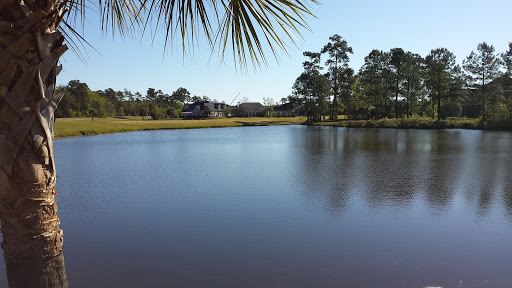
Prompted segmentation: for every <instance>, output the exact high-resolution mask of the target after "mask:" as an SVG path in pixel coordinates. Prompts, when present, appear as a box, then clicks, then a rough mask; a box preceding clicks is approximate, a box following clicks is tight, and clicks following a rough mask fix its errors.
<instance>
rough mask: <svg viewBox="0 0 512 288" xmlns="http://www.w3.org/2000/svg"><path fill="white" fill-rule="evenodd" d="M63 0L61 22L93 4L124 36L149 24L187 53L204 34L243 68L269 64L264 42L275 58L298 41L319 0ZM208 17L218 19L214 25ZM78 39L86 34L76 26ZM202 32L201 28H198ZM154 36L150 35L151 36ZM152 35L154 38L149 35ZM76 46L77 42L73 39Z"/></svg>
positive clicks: (71, 22)
mask: <svg viewBox="0 0 512 288" xmlns="http://www.w3.org/2000/svg"><path fill="white" fill-rule="evenodd" d="M92 1H95V0H62V2H61V3H63V5H66V8H67V9H68V10H69V11H70V13H68V16H67V17H68V18H67V19H66V21H65V25H64V26H65V28H66V27H67V28H71V27H76V24H77V23H78V22H79V23H81V24H82V27H83V23H84V21H85V20H86V16H85V15H86V11H87V10H91V9H93V8H89V7H96V8H97V12H99V13H100V21H101V28H102V30H103V31H104V32H105V33H106V32H109V31H110V32H111V33H112V35H114V34H116V33H118V34H120V35H121V36H122V37H125V36H128V35H132V36H135V35H138V33H137V32H139V31H137V28H141V29H142V36H143V35H144V33H145V32H146V31H147V30H148V28H149V30H151V31H152V33H153V32H155V35H156V33H157V32H158V31H160V30H163V33H164V35H165V40H164V52H165V49H166V48H167V45H168V44H170V43H172V42H174V41H175V40H176V39H175V38H179V40H180V41H181V49H182V51H183V54H184V55H185V54H186V53H187V51H188V50H189V49H190V48H192V49H193V47H194V44H195V43H197V40H198V36H199V34H204V36H205V37H206V40H207V42H208V44H209V46H210V48H211V49H212V51H213V50H215V49H219V53H220V56H221V61H223V60H224V57H225V55H226V53H227V51H228V49H227V47H228V45H229V44H230V46H231V48H232V51H233V59H234V62H235V64H237V63H238V64H239V65H240V67H241V68H242V69H244V70H245V69H247V61H248V59H250V61H251V63H252V65H253V66H254V67H255V68H256V67H261V66H262V65H264V66H266V65H267V59H266V56H265V46H268V47H269V49H270V51H271V53H272V55H273V56H274V57H275V59H276V60H277V61H279V56H278V53H277V52H278V50H280V51H283V52H285V53H286V50H287V48H288V44H287V43H288V41H291V43H293V44H294V45H297V44H296V41H297V40H296V35H298V36H299V37H302V36H301V30H302V29H306V30H309V27H308V25H307V23H306V17H314V15H313V14H312V13H311V11H310V9H309V6H308V5H311V4H319V2H318V1H317V0H98V2H96V3H95V2H92ZM211 19H214V20H215V21H216V23H215V24H216V25H218V26H217V27H216V28H215V29H214V28H213V24H212V21H211ZM69 31H70V32H69V33H68V34H70V35H75V36H77V37H75V38H76V39H77V41H78V42H80V43H83V42H82V41H83V40H85V39H83V37H81V36H80V35H79V34H78V33H76V31H75V30H74V29H70V30H69ZM199 32H202V33H199ZM153 37H154V36H153ZM153 40H154V38H153ZM75 47H79V45H75Z"/></svg>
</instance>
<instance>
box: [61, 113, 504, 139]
mask: <svg viewBox="0 0 512 288" xmlns="http://www.w3.org/2000/svg"><path fill="white" fill-rule="evenodd" d="M249 120H250V121H249ZM304 124H305V117H282V118H267V117H251V118H215V119H202V120H182V119H167V120H150V119H146V120H142V119H136V117H132V118H113V117H112V118H96V119H95V120H94V121H92V120H91V119H90V118H58V119H57V121H56V122H55V139H61V138H71V137H82V136H95V135H103V134H114V133H124V132H136V131H151V130H175V129H202V128H227V127H243V126H273V125H304ZM312 126H319V127H323V126H326V127H341V128H389V129H467V130H482V131H488V130H489V131H512V127H511V126H510V124H508V125H507V124H504V125H503V124H502V125H495V126H492V125H489V124H487V125H486V124H483V123H482V121H480V120H479V119H470V118H450V119H445V120H439V121H438V120H436V119H432V118H425V117H423V118H410V119H406V118H400V119H389V118H384V119H379V120H338V121H328V120H327V121H323V122H316V123H313V124H312Z"/></svg>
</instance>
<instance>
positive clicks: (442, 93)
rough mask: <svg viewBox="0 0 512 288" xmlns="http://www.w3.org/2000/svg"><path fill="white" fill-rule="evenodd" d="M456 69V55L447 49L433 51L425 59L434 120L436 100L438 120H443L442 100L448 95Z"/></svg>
mask: <svg viewBox="0 0 512 288" xmlns="http://www.w3.org/2000/svg"><path fill="white" fill-rule="evenodd" d="M455 67H456V64H455V55H453V53H452V52H450V51H448V49H446V48H436V49H433V50H431V51H430V54H428V55H427V57H426V58H425V70H426V71H425V72H426V74H425V84H426V87H427V89H428V90H429V91H430V95H431V97H430V98H431V104H432V119H434V118H435V111H436V109H435V103H436V100H437V119H438V120H440V119H441V113H440V112H441V99H443V98H444V97H446V96H447V95H448V92H449V90H450V83H451V81H452V79H451V76H452V73H453V70H454V69H455Z"/></svg>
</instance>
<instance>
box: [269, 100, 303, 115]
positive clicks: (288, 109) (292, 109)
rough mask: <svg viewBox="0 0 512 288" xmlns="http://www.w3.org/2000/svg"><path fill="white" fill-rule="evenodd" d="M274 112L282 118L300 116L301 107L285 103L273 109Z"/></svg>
mask: <svg viewBox="0 0 512 288" xmlns="http://www.w3.org/2000/svg"><path fill="white" fill-rule="evenodd" d="M274 112H275V113H279V114H280V115H281V116H284V117H290V116H300V115H302V105H297V104H293V103H285V104H283V105H281V106H278V107H275V108H274Z"/></svg>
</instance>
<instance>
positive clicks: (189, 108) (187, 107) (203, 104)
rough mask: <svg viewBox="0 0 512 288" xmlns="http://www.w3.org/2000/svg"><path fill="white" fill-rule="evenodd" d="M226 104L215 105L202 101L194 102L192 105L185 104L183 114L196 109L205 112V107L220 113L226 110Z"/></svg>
mask: <svg viewBox="0 0 512 288" xmlns="http://www.w3.org/2000/svg"><path fill="white" fill-rule="evenodd" d="M225 106H226V104H224V103H214V102H211V101H200V102H194V103H192V104H184V105H183V109H181V111H182V112H190V111H192V110H194V109H195V108H196V107H198V108H199V110H201V111H203V110H204V108H205V107H208V108H210V110H211V111H219V110H222V109H224V107H225Z"/></svg>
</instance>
